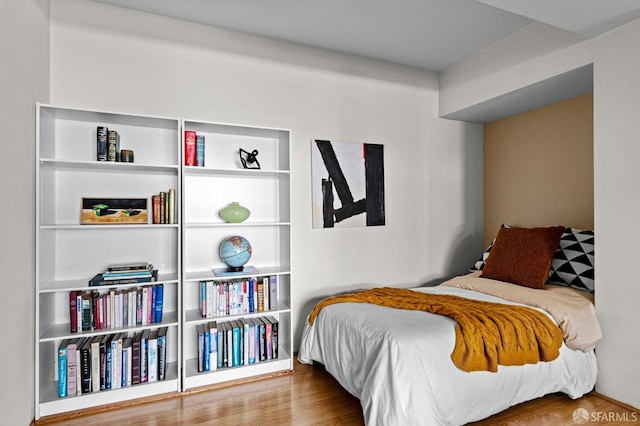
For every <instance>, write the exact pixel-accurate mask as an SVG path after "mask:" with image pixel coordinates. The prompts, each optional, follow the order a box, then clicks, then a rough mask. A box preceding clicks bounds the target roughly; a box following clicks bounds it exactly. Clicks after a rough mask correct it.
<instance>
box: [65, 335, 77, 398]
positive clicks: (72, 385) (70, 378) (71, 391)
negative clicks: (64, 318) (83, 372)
mask: <svg viewBox="0 0 640 426" xmlns="http://www.w3.org/2000/svg"><path fill="white" fill-rule="evenodd" d="M77 342H78V340H77V339H75V341H73V340H72V341H70V342H69V344H68V345H67V395H75V394H76V393H77V392H78V389H77V387H76V386H77V381H76V375H77V371H76V368H78V366H77V365H76V350H77V349H78V348H77Z"/></svg>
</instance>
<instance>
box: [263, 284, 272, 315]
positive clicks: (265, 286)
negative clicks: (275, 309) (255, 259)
mask: <svg viewBox="0 0 640 426" xmlns="http://www.w3.org/2000/svg"><path fill="white" fill-rule="evenodd" d="M269 283H270V280H269V277H264V278H263V279H262V292H263V293H264V295H263V299H264V300H263V303H264V310H265V311H268V310H269V295H270V293H269Z"/></svg>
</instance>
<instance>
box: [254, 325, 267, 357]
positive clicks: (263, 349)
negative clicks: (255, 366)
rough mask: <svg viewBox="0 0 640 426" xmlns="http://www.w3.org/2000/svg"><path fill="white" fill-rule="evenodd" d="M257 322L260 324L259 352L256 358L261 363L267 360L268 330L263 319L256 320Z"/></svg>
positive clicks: (258, 330)
mask: <svg viewBox="0 0 640 426" xmlns="http://www.w3.org/2000/svg"><path fill="white" fill-rule="evenodd" d="M255 320H256V323H257V324H258V327H257V334H258V339H257V340H258V351H257V353H256V356H257V357H258V359H259V360H260V361H266V360H267V328H266V326H265V323H264V321H263V320H262V318H255Z"/></svg>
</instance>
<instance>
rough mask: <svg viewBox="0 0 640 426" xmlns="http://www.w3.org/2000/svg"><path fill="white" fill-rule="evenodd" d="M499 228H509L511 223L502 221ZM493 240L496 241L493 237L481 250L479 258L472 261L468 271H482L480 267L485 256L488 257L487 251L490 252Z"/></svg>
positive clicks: (485, 258)
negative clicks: (474, 261)
mask: <svg viewBox="0 0 640 426" xmlns="http://www.w3.org/2000/svg"><path fill="white" fill-rule="evenodd" d="M501 228H511V225H507V224H504V223H503V224H502V225H501ZM495 242H496V239H495V238H494V239H493V241H491V243H489V245H488V246H487V248H486V249H484V251H483V252H482V256H480V259H478V260H476V263H474V264H473V266H472V267H471V268H469V272H473V271H482V269H483V268H484V264H485V263H486V261H487V257H489V253H491V248H492V247H493V244H494V243H495Z"/></svg>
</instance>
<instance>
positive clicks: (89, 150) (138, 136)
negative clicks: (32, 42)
mask: <svg viewBox="0 0 640 426" xmlns="http://www.w3.org/2000/svg"><path fill="white" fill-rule="evenodd" d="M180 123H181V122H180V119H177V118H162V117H151V116H142V115H130V114H121V113H113V112H99V111H85V110H80V109H71V108H63V107H56V106H52V105H43V104H38V105H37V129H36V161H37V164H36V174H37V190H36V309H35V312H36V321H35V327H36V330H35V336H36V345H35V347H36V365H35V370H36V371H35V380H36V383H35V385H36V389H35V413H36V419H37V418H40V417H41V416H47V415H51V414H57V413H61V412H65V411H72V410H79V409H84V408H88V407H93V406H98V405H104V404H110V403H116V402H120V401H125V400H129V399H134V398H142V397H148V396H151V395H157V394H160V393H167V392H178V391H180V389H181V374H180V369H179V367H180V366H181V364H182V362H181V344H182V336H181V331H182V330H181V327H180V324H181V311H180V307H181V306H182V304H181V295H182V289H181V284H180V283H181V281H180V277H181V275H182V270H181V262H180V260H181V245H180V242H181V240H182V236H181V232H182V228H181V226H180V217H179V214H180V212H181V206H180V203H181V199H182V197H181V192H180V189H181V188H180V184H181V177H180V176H181V175H180V173H181V149H180V146H181V145H180V144H181V136H180V134H181V133H180ZM98 126H107V127H109V129H113V130H117V131H118V132H119V134H120V136H121V141H120V144H121V148H125V149H131V150H133V151H134V155H135V162H134V163H119V162H98V161H96V156H97V154H96V129H97V127H98ZM169 188H174V189H175V190H176V209H177V223H176V224H172V225H156V224H151V218H149V223H145V224H121V225H120V224H119V225H105V224H100V225H83V224H81V220H80V217H81V214H80V213H81V198H82V197H97V198H101V197H103V198H114V197H115V198H148V199H149V200H148V209H149V211H150V210H151V206H150V203H151V198H150V197H151V195H152V194H156V193H159V192H161V191H167V190H168V189H169ZM133 261H147V262H150V263H152V264H153V265H154V267H155V268H156V269H158V271H159V279H158V282H157V283H153V284H160V283H162V284H163V287H164V314H163V320H162V322H161V323H155V324H150V325H144V326H142V325H141V326H137V327H121V328H117V329H100V330H93V331H84V332H79V333H71V332H70V313H69V309H70V308H69V306H70V305H69V293H70V292H71V291H93V290H98V291H105V290H107V289H106V288H103V287H90V286H89V284H88V281H89V279H91V278H92V277H93V276H94V275H95V274H96V273H99V272H104V270H105V268H106V267H107V266H108V265H110V264H115V263H129V262H133ZM142 285H143V284H127V285H118V286H115V287H116V289H117V290H125V289H130V288H132V287H141V286H142ZM160 327H167V328H168V332H167V371H166V378H165V380H163V381H157V382H152V383H143V384H138V385H134V386H129V387H123V388H121V389H112V390H103V391H99V392H92V393H86V394H83V395H72V396H66V397H63V398H60V397H59V396H58V383H57V348H58V346H59V344H60V343H61V341H63V340H64V339H67V338H75V337H88V336H91V337H93V336H101V335H105V334H115V333H123V332H126V333H128V334H129V335H132V334H133V333H136V332H139V331H143V330H146V329H149V330H153V329H158V328H160Z"/></svg>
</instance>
